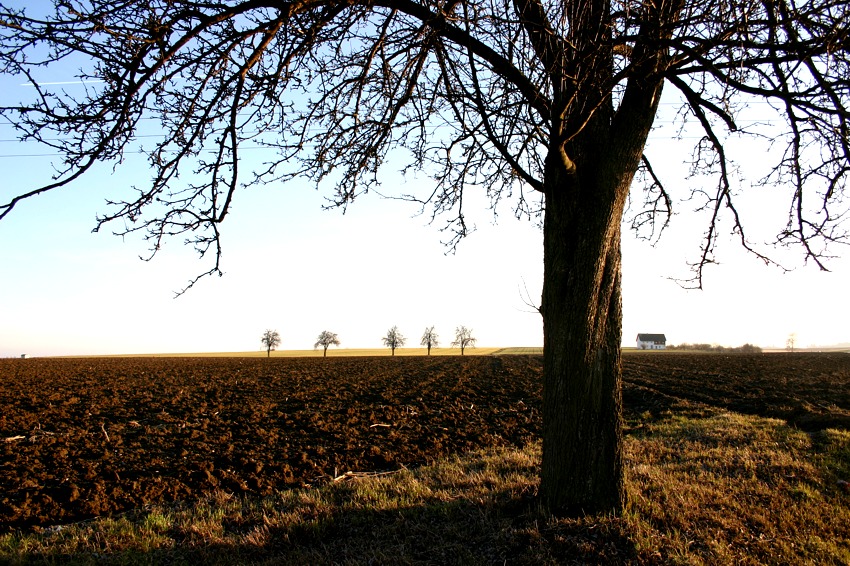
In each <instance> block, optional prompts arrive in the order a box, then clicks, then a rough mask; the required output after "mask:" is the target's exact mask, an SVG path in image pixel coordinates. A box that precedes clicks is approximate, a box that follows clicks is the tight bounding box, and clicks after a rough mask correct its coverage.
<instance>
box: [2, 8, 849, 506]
mask: <svg viewBox="0 0 850 566" xmlns="http://www.w3.org/2000/svg"><path fill="white" fill-rule="evenodd" d="M36 9H38V12H35V10H36ZM29 10H30V12H29V13H27V12H25V11H24V10H22V9H20V10H19V9H14V8H9V7H6V6H5V5H4V4H0V72H3V73H7V74H16V75H19V76H20V77H21V79H22V80H25V81H27V82H28V83H30V84H32V85H33V89H32V92H33V93H34V97H33V99H32V100H29V101H24V102H22V103H20V104H13V105H9V106H5V107H2V108H0V114H2V116H3V118H4V119H6V120H8V121H9V122H10V123H12V124H14V125H15V126H16V127H17V128H18V130H19V132H20V137H21V139H22V140H24V141H37V142H41V143H42V144H44V145H46V146H47V147H49V148H50V151H52V152H56V153H58V154H59V155H61V159H62V161H61V163H59V164H57V168H58V170H57V172H56V177H55V181H54V182H51V183H49V184H47V185H45V186H40V187H32V188H28V189H25V190H23V191H22V192H20V193H19V194H17V195H15V196H4V197H3V198H4V199H5V200H4V201H0V217H3V216H6V215H7V214H9V212H10V211H11V210H12V209H13V208H14V207H15V206H16V205H17V204H18V203H20V202H21V201H22V200H23V199H27V198H29V197H32V196H34V195H38V194H41V193H44V192H45V191H50V190H53V189H55V188H58V187H63V186H66V185H68V184H69V183H71V182H73V181H75V180H76V179H78V178H80V177H81V176H82V175H84V174H85V173H86V172H87V171H88V170H89V169H91V168H92V167H94V165H95V164H97V163H98V162H109V163H120V162H121V161H122V160H123V158H124V157H125V154H126V153H127V152H129V151H137V150H138V148H139V146H140V145H141V151H143V152H145V153H146V154H147V156H148V157H149V160H150V165H151V171H152V181H151V182H150V183H149V184H148V185H146V186H141V187H138V188H135V190H131V191H124V192H123V193H122V192H118V193H117V194H116V196H115V197H114V198H113V200H112V201H111V202H110V203H109V205H108V207H107V210H106V212H105V213H104V214H103V215H102V216H100V217H99V218H98V221H97V225H96V229H101V228H103V227H104V226H106V225H111V226H116V229H115V230H116V232H117V233H118V234H129V233H134V232H139V233H141V234H144V235H145V237H146V238H147V239H148V240H149V241H150V246H151V248H150V249H151V255H153V254H155V253H156V252H157V251H158V250H160V249H161V244H162V243H163V240H165V239H167V238H171V237H178V238H185V239H187V241H188V242H189V243H191V244H193V245H194V246H195V247H196V249H197V250H198V252H199V253H200V254H201V255H202V256H204V255H205V254H210V255H211V257H212V266H211V267H210V269H209V270H208V271H207V272H206V273H207V274H220V273H221V271H220V260H221V233H220V227H221V225H222V221H223V220H224V219H225V217H226V216H227V213H228V211H229V210H230V207H231V205H232V202H233V198H234V197H235V196H236V195H237V193H238V189H239V188H240V187H241V186H250V185H254V184H262V183H266V182H269V181H272V180H274V181H286V180H289V179H294V178H305V177H306V178H309V179H311V180H313V181H315V183H316V184H317V186H319V185H321V186H322V187H324V186H325V185H326V184H331V185H332V186H333V189H332V190H331V192H330V194H329V199H330V201H331V204H332V205H337V206H340V207H346V206H347V205H348V204H350V203H351V202H353V201H354V200H355V198H356V197H357V196H359V195H361V194H362V193H364V192H366V191H368V190H370V189H372V188H374V187H376V186H377V185H378V183H379V179H380V175H379V174H378V170H379V169H380V167H381V165H382V164H386V163H391V162H393V160H392V159H388V157H389V156H390V154H391V153H392V154H393V155H399V154H401V153H402V152H400V151H399V152H395V150H399V149H400V150H405V151H407V153H406V155H410V156H411V159H410V162H409V164H408V165H409V167H410V168H411V169H415V170H423V171H425V172H427V173H428V174H430V175H431V176H432V177H433V179H434V184H433V191H430V190H429V192H428V193H426V194H422V195H418V194H411V195H405V194H400V195H396V196H400V197H402V198H408V199H411V200H414V201H417V202H421V203H422V206H423V209H425V207H430V208H429V209H428V210H430V213H431V214H432V215H434V216H435V217H436V215H438V214H443V213H445V215H444V216H442V218H447V224H446V226H445V230H446V231H447V232H446V233H447V234H449V241H448V244H449V245H455V244H456V243H457V240H458V239H459V238H461V237H463V236H464V235H465V234H466V233H467V223H466V220H465V212H466V211H465V209H464V203H465V202H469V200H468V199H466V200H464V198H463V197H464V195H466V194H468V192H469V191H482V192H485V193H486V194H487V195H488V196H489V197H490V199H491V201H492V206H493V207H494V208H495V207H496V206H497V205H498V204H499V203H500V201H502V200H503V199H506V198H508V197H512V206H513V208H514V210H515V212H516V214H517V215H520V216H522V215H527V216H536V215H538V214H540V213H541V212H542V217H543V240H544V243H543V248H544V260H543V261H544V284H543V293H542V300H541V308H540V311H541V314H542V315H543V325H544V344H545V352H544V363H545V367H544V377H543V380H544V386H543V391H544V400H543V416H544V424H543V454H544V456H543V464H542V472H541V473H542V476H541V484H540V493H541V496H542V498H543V503H544V505H545V506H546V507H547V508H549V509H551V510H553V511H558V512H567V513H569V512H594V511H606V512H607V511H611V512H617V511H619V510H620V509H621V508H622V505H623V502H624V498H625V492H624V483H623V472H622V469H623V466H622V458H623V456H622V426H621V373H620V342H621V315H622V309H621V294H620V282H621V276H620V235H621V230H622V222H623V217H624V213H625V210H626V206H627V202H629V193H630V189H631V188H632V187H633V186H634V190H633V191H632V198H631V206H632V207H634V208H630V212H629V216H630V217H631V224H632V226H633V227H635V228H636V229H640V230H646V231H647V232H645V233H647V234H653V235H654V234H655V233H656V231H657V229H663V227H665V226H666V225H667V222H668V221H669V220H670V218H671V210H672V208H671V207H672V206H673V203H674V200H676V199H677V193H679V192H680V191H683V192H682V193H680V194H679V195H678V197H679V198H683V199H685V200H689V201H690V202H696V203H697V205H698V207H699V209H700V210H701V211H702V212H703V213H704V214H705V217H704V218H705V236H704V238H703V240H702V244H701V245H700V247H699V252H698V254H697V256H696V258H695V261H694V262H693V265H694V270H695V271H694V279H693V283H694V285H695V286H697V287H701V286H702V281H703V273H704V269H705V267H706V266H708V265H710V264H712V263H713V262H714V261H715V248H716V244H717V241H718V234H720V233H721V232H723V233H728V230H727V229H726V228H727V227H724V226H723V225H722V223H723V222H727V223H728V227H731V231H732V233H733V234H735V236H736V237H737V238H738V240H739V241H740V243H741V245H742V246H743V247H744V248H746V249H747V250H750V251H751V252H753V253H754V254H755V255H756V256H757V257H758V258H760V259H761V260H763V261H766V262H770V261H771V260H770V259H769V258H768V257H767V256H766V255H765V254H764V252H763V251H762V250H759V249H757V248H756V247H755V246H754V245H753V244H752V243H751V240H750V239H749V238H748V237H747V236H746V232H745V229H744V225H745V222H744V220H745V219H744V217H743V216H742V214H740V211H739V209H738V208H737V203H738V201H737V199H736V196H735V195H736V190H735V189H736V187H735V182H736V179H737V176H736V175H735V174H734V170H733V169H732V166H733V163H732V161H731V159H730V156H729V154H728V152H727V145H726V144H725V140H726V139H727V138H728V137H729V136H737V137H747V136H756V137H758V136H763V137H768V138H770V139H771V140H773V144H774V147H775V148H776V149H777V151H773V152H771V153H770V154H768V155H765V156H764V159H766V160H772V161H771V162H770V165H771V166H772V168H771V169H770V172H769V174H768V175H767V176H766V177H765V179H764V180H763V181H764V182H765V183H773V184H776V185H777V186H779V187H782V188H787V189H788V191H787V193H786V195H787V198H788V211H789V213H788V218H787V224H786V225H785V226H784V227H783V228H782V229H781V231H780V233H779V234H778V237H777V241H778V243H780V244H783V245H788V244H798V245H799V246H800V249H801V250H802V253H803V254H804V256H805V258H806V259H807V260H810V261H812V262H813V263H815V264H816V265H818V266H820V267H821V268H825V264H824V257H826V256H825V253H826V247H825V246H826V245H828V244H830V243H832V242H838V241H845V240H846V239H847V236H848V234H847V232H846V230H845V229H844V227H843V224H842V221H843V220H844V215H845V213H846V212H847V200H846V198H844V191H845V188H846V183H847V177H848V174H850V173H848V171H850V142H849V141H848V130H850V113H849V112H848V98H850V82H848V81H847V77H848V76H850V56H848V52H850V40H848V33H850V32H848V29H850V15H849V14H850V8H848V4H847V3H846V2H838V1H834V0H795V1H794V2H792V1H791V0H771V1H766V0H718V1H716V2H706V1H704V0H656V1H647V0H617V1H612V0H512V1H510V2H508V1H506V2H487V1H484V0H464V1H459V0H446V1H437V0H370V1H369V2H366V1H360V0H352V1H350V2H336V1H331V0H311V1H309V2H279V1H276V2H271V1H262V0H260V1H247V0H233V1H231V2H201V1H193V0H174V1H169V2H155V3H154V2H126V1H124V0H98V1H97V2H94V1H89V2H85V1H75V2H67V1H57V2H55V10H53V12H52V13H44V12H45V11H44V10H43V8H42V7H41V6H39V7H38V8H30V9H29ZM68 64H82V65H83V66H84V67H83V68H82V69H81V70H80V71H79V73H78V77H79V79H80V80H81V81H85V84H86V85H87V86H86V88H85V89H84V90H83V92H82V93H81V94H79V95H76V94H73V93H71V92H69V91H64V90H62V87H58V88H57V87H53V86H51V85H50V84H47V83H44V82H41V81H40V80H39V78H40V77H41V76H50V77H52V76H55V73H52V71H54V70H56V69H61V68H62V66H63V65H68ZM665 85H666V87H667V88H668V89H669V90H670V92H671V93H672V94H673V96H672V97H671V100H678V101H679V102H680V104H681V109H680V112H678V113H677V114H675V115H673V116H671V118H672V119H673V120H674V122H676V123H677V124H678V125H681V126H683V125H684V124H685V122H688V123H692V124H694V125H695V127H696V128H698V129H700V130H701V135H699V136H696V137H695V138H694V139H696V140H697V141H696V142H695V145H694V152H693V157H692V163H691V165H692V168H693V170H694V172H699V173H700V175H701V178H704V179H706V178H707V179H709V181H706V182H702V183H699V182H696V181H694V182H693V183H687V184H685V183H679V184H672V185H668V184H665V183H664V182H662V178H661V176H660V173H659V172H658V171H657V170H656V169H655V168H654V167H653V166H652V161H651V159H650V155H649V154H648V152H645V151H644V148H645V146H646V143H647V138H648V135H649V132H650V130H651V128H652V126H653V123H654V122H655V119H656V114H657V113H658V108H659V102H660V100H661V94H662V88H664V87H665ZM762 102H764V103H765V104H761V105H759V109H760V110H762V109H763V110H764V111H765V112H766V113H767V114H768V116H767V120H766V121H763V122H753V121H752V120H749V121H748V120H746V116H747V115H746V112H747V108H748V107H752V105H753V103H762ZM151 123H154V124H157V126H158V132H157V134H158V135H157V136H155V137H147V136H144V135H141V134H142V133H143V132H141V128H142V126H141V125H142V124H151ZM685 139H687V138H685ZM683 141H684V140H683ZM246 146H247V147H266V148H269V149H270V150H276V151H277V153H276V156H274V157H269V158H268V159H266V161H265V163H264V164H263V165H262V166H257V167H256V168H255V169H254V170H253V171H244V170H243V169H244V163H245V161H242V160H240V156H241V151H242V149H243V148H244V147H246ZM393 152H395V153H393ZM665 158H666V156H665ZM240 165H243V168H240ZM178 172H179V173H180V175H178ZM190 173H194V175H192V174H190ZM323 181H325V182H326V183H323ZM680 187H681V188H680ZM402 190H404V189H402ZM776 193H777V194H782V192H781V191H777V192H776ZM12 194H13V195H14V193H12ZM544 203H545V206H543V205H544ZM196 282H197V279H193V280H192V281H190V282H189V283H188V286H187V288H188V287H191V286H192V285H194V284H195V283H196Z"/></svg>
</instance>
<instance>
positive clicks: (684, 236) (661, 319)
mask: <svg viewBox="0 0 850 566" xmlns="http://www.w3.org/2000/svg"><path fill="white" fill-rule="evenodd" d="M52 80H57V81H58V80H73V71H69V73H68V76H67V77H55V78H54V79H52ZM23 82H24V81H22V80H20V78H17V77H2V78H0V92H2V93H3V94H2V95H0V96H4V97H11V98H15V99H20V98H23V97H25V96H26V95H27V94H26V89H27V87H25V86H22V83H23ZM67 88H69V89H72V88H75V87H74V86H73V85H70V86H68V87H67ZM660 124H661V125H662V126H663V125H664V122H663V120H662V121H661V122H660ZM14 139H15V134H14V132H13V130H12V128H11V126H10V125H8V124H0V140H2V141H0V168H2V180H0V197H2V199H3V200H6V198H8V197H9V196H10V195H13V194H17V193H19V192H23V191H26V190H29V189H32V188H34V187H36V186H39V184H40V183H42V182H44V181H45V180H46V179H48V178H49V175H50V171H51V161H52V160H53V159H55V156H51V155H50V150H44V149H41V148H37V147H32V146H27V145H23V144H21V143H18V142H16V141H14ZM688 141H689V140H688V139H685V140H683V141H673V140H672V133H671V132H669V131H666V130H665V129H664V127H662V128H660V129H659V130H658V131H656V133H654V134H653V136H652V138H651V141H650V145H649V147H648V148H647V154H648V155H649V157H650V158H651V159H653V162H654V166H655V168H656V170H657V171H658V172H659V173H661V174H662V175H664V177H665V179H666V180H667V184H668V189H671V192H673V193H675V194H678V195H682V194H684V192H685V191H686V190H687V188H688V184H689V183H693V182H697V180H688V181H686V180H685V171H684V169H683V167H682V166H681V161H682V157H681V155H684V154H683V153H682V151H681V150H682V146H683V144H685V145H686V144H687V143H688ZM690 141H693V140H690ZM732 147H733V148H734V149H735V155H736V157H738V161H739V162H740V163H742V165H743V173H744V174H745V175H746V178H745V179H744V180H743V181H742V182H741V184H740V187H741V188H742V190H743V200H742V201H741V211H742V213H743V214H744V217H745V219H746V222H747V224H746V226H747V228H748V230H750V238H751V239H752V240H753V241H755V242H762V241H767V240H770V239H771V238H772V237H773V236H774V235H775V233H776V232H777V231H778V230H779V229H781V227H782V226H783V225H784V223H785V216H784V214H785V210H786V207H787V204H788V203H787V199H786V198H785V196H784V192H783V191H782V189H781V188H780V189H776V188H773V189H771V188H759V187H749V181H750V180H752V179H753V178H755V177H757V176H758V175H757V173H758V166H759V164H760V163H761V162H762V161H763V160H764V155H765V152H766V151H767V149H766V148H765V147H761V146H758V145H754V144H751V143H748V144H745V145H739V146H735V145H734V143H733V145H732ZM45 154H46V155H45ZM261 157H262V156H261V155H257V156H256V158H257V159H261ZM748 173H750V174H748ZM384 174H385V175H386V177H385V181H384V185H385V188H386V192H388V193H391V192H392V191H393V189H394V188H397V186H398V185H399V184H401V183H405V184H406V185H407V186H406V187H405V192H409V191H408V189H409V188H410V187H411V186H412V185H414V184H418V185H421V186H422V187H425V188H427V187H428V183H429V181H428V178H427V176H425V175H422V176H421V177H420V178H417V179H401V178H400V177H398V176H397V175H396V174H395V173H394V171H393V169H392V167H388V168H386V169H385V171H384ZM148 177H149V175H148V172H147V171H146V169H145V163H144V161H143V160H142V159H140V158H139V157H138V156H130V157H129V159H128V160H127V163H125V164H124V165H123V166H121V167H119V168H117V169H116V170H115V171H113V170H112V169H111V168H110V167H106V166H104V167H101V168H99V169H98V170H97V171H94V172H93V174H91V175H88V176H86V177H84V178H83V179H82V180H81V181H78V182H77V183H76V184H74V185H72V186H70V187H67V188H65V189H60V190H58V191H54V192H53V193H51V194H47V195H43V196H39V197H36V198H33V199H31V200H29V201H28V202H24V203H22V204H21V205H19V207H18V208H16V209H15V210H14V212H13V213H12V214H11V215H10V216H9V217H7V218H6V219H4V220H3V221H0V265H2V266H3V267H2V272H0V296H2V297H3V299H4V306H3V309H2V311H0V356H2V357H7V356H18V355H20V354H22V353H27V354H28V355H31V356H44V355H73V354H120V353H157V352H204V351H208V352H216V351H248V350H259V349H260V348H261V345H260V336H261V334H262V332H263V330H265V329H266V328H272V329H277V330H278V331H279V332H280V333H281V336H282V338H283V343H282V345H281V348H282V349H308V348H312V345H313V343H314V342H315V339H316V336H317V335H318V334H319V332H321V331H322V330H330V331H333V332H336V333H338V334H339V337H340V339H341V341H342V347H349V348H375V347H380V346H381V341H380V339H381V337H382V336H383V335H384V334H385V333H386V330H387V329H388V328H390V327H391V326H393V325H398V327H399V329H400V330H401V332H402V333H403V334H404V335H405V336H407V337H408V339H409V342H408V345H412V346H418V343H419V338H420V336H421V335H422V331H423V330H424V329H425V327H426V326H431V325H434V326H436V330H437V332H438V333H439V335H440V337H441V339H442V340H441V341H442V343H443V345H447V344H448V343H449V342H450V341H451V339H452V336H453V333H454V328H455V327H456V326H458V325H465V326H467V327H468V328H472V329H473V331H474V335H475V336H476V337H477V338H478V344H479V346H539V345H542V323H541V320H540V317H539V315H538V314H536V313H534V312H532V311H531V309H529V307H528V306H527V305H526V304H525V302H524V294H525V291H524V289H526V288H527V290H528V292H529V293H530V295H531V298H532V300H535V301H536V300H538V298H539V296H540V289H541V283H542V269H543V263H542V233H541V231H540V229H539V228H538V227H537V226H535V225H534V224H533V223H531V222H528V221H518V220H515V219H514V218H513V217H512V216H511V214H510V208H509V203H508V206H506V207H505V208H504V210H502V211H501V212H502V213H501V215H500V216H499V219H498V223H497V224H494V220H493V217H492V213H491V212H489V211H488V209H487V204H486V202H485V201H484V200H483V199H482V198H480V196H478V195H468V197H467V210H468V211H469V212H470V219H471V221H472V223H473V224H475V226H476V228H477V230H476V231H475V232H474V233H473V234H472V235H471V236H470V237H468V238H467V239H466V240H465V241H463V242H462V243H461V244H460V246H459V248H458V249H457V253H456V254H448V255H447V254H446V249H445V247H444V246H443V245H442V244H441V243H440V240H441V237H442V235H441V234H440V232H439V230H438V228H439V224H436V225H433V226H429V225H428V222H427V220H428V218H427V217H422V216H415V213H416V208H415V207H414V206H413V205H411V204H409V203H403V202H399V201H392V200H385V199H382V198H380V197H379V196H378V195H375V194H370V195H368V196H366V197H365V198H363V199H359V200H358V201H357V202H356V203H355V204H354V205H353V206H351V207H350V208H349V210H348V212H347V213H346V214H345V215H343V214H341V213H340V212H339V211H324V210H322V204H323V203H324V201H323V195H322V194H321V193H317V192H316V191H315V190H314V189H313V188H312V187H311V186H310V185H309V184H308V183H307V182H306V181H305V182H293V183H289V184H287V185H268V186H265V187H263V188H259V189H251V190H246V191H241V192H240V194H239V195H238V198H237V200H236V201H235V206H234V208H233V211H232V213H231V215H230V216H229V218H228V220H227V221H226V222H225V224H224V226H223V230H224V246H225V249H224V258H223V259H224V263H223V270H224V271H225V276H224V277H221V278H218V277H215V278H207V279H206V280H204V281H202V282H201V283H200V284H199V285H197V286H196V287H195V288H194V289H192V290H191V291H189V292H188V293H187V294H185V295H184V296H182V297H180V298H176V299H175V298H174V291H176V290H178V289H180V288H181V287H183V286H184V285H185V284H186V282H187V281H188V280H189V279H191V278H192V277H193V276H194V275H196V274H197V273H199V272H202V271H204V270H206V269H207V268H208V264H207V263H204V262H203V261H201V262H199V261H198V260H197V258H196V256H195V254H194V252H192V250H191V249H189V248H186V247H184V246H182V245H181V242H180V241H179V240H174V241H171V242H170V243H169V244H168V245H167V246H165V248H164V249H163V250H162V251H161V252H160V254H159V255H158V256H157V257H156V258H155V259H154V260H153V261H151V262H143V261H140V260H139V259H138V256H139V255H144V254H145V252H146V246H145V243H144V242H142V241H141V240H140V239H136V238H127V239H125V240H122V239H120V238H116V237H114V236H111V235H110V234H109V231H108V230H104V231H102V232H101V233H98V234H93V233H91V229H92V228H93V227H94V224H95V214H96V213H98V212H104V211H105V210H106V207H105V205H104V204H103V201H104V199H105V198H107V197H108V196H109V195H121V194H125V195H126V194H127V191H128V189H129V186H130V185H132V184H143V183H144V182H145V181H146V179H147V178H148ZM476 201H477V202H476ZM692 207H693V204H689V203H684V204H678V205H677V206H676V210H677V212H678V214H677V216H676V218H674V221H673V224H672V226H671V228H670V229H669V231H668V232H667V233H666V234H665V235H664V236H663V237H662V239H661V240H660V242H659V243H657V244H656V245H655V246H654V247H653V246H651V245H649V244H648V243H646V242H643V241H639V240H637V239H635V238H634V236H633V235H631V234H630V233H628V232H627V231H626V232H624V234H625V235H624V240H623V256H624V260H623V281H624V287H623V302H624V320H623V343H624V345H633V344H634V337H635V335H636V334H637V333H638V332H653V333H665V334H666V335H667V337H668V340H669V342H670V343H674V344H679V343H683V342H708V343H719V344H723V345H732V346H734V345H740V344H743V343H745V342H750V343H755V344H758V345H761V346H763V347H772V346H777V347H782V346H784V344H785V340H786V338H787V337H788V335H789V334H791V333H795V334H796V336H797V344H798V345H800V346H813V345H832V344H837V343H842V342H843V343H846V342H850V329H848V327H847V325H846V323H845V321H846V320H848V319H849V318H850V306H848V302H847V301H846V291H845V289H846V286H847V282H848V275H850V262H848V259H847V258H840V259H837V260H832V261H831V262H830V263H829V266H830V267H831V269H832V270H833V271H832V272H830V273H824V272H821V271H819V270H817V269H816V268H815V267H814V266H808V267H804V266H802V264H801V261H800V254H799V252H798V251H796V250H791V251H790V252H789V251H784V250H772V252H771V253H772V254H773V255H774V256H775V257H776V258H777V259H779V260H781V261H782V262H784V263H785V264H787V265H789V266H792V267H795V270H794V271H792V272H791V273H786V274H783V273H782V272H781V271H780V270H778V269H776V268H774V267H766V266H764V265H763V264H762V263H760V262H759V261H758V260H757V259H756V258H754V257H753V256H751V255H748V254H746V253H744V252H743V251H742V250H740V249H739V247H738V246H737V244H736V243H735V242H734V240H732V239H731V238H730V237H726V236H724V238H723V239H722V240H721V242H720V246H719V250H718V257H719V260H720V262H721V264H720V265H718V266H713V267H711V268H709V269H708V270H707V271H706V275H705V290H703V291H693V290H684V289H682V288H681V287H680V286H679V285H678V284H677V283H675V282H674V281H672V280H671V279H670V278H675V277H686V276H687V275H688V268H687V262H688V261H693V260H695V259H696V257H697V252H698V246H699V241H700V237H701V235H702V233H703V231H704V229H705V218H704V217H701V216H699V215H695V214H693V213H691V212H690V208H692ZM438 222H439V221H438ZM725 228H728V226H725ZM727 232H728V230H727ZM764 249H766V250H770V248H764ZM833 252H834V253H838V254H840V253H844V250H843V249H841V248H836V249H834V250H833Z"/></svg>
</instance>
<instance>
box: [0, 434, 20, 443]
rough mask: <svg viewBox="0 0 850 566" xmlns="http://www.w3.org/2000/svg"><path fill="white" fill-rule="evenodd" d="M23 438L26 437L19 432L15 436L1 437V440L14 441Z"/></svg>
mask: <svg viewBox="0 0 850 566" xmlns="http://www.w3.org/2000/svg"><path fill="white" fill-rule="evenodd" d="M24 438H26V436H23V435H20V434H19V435H17V436H7V437H6V438H4V439H3V441H4V442H14V441H16V440H23V439H24Z"/></svg>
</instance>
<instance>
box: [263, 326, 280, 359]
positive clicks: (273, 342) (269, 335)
mask: <svg viewBox="0 0 850 566" xmlns="http://www.w3.org/2000/svg"><path fill="white" fill-rule="evenodd" d="M260 342H261V343H262V344H263V347H264V348H265V349H266V357H270V356H271V355H272V350H274V349H275V348H277V347H278V346H280V334H278V333H277V330H266V331H265V332H263V336H262V337H261V338H260Z"/></svg>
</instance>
